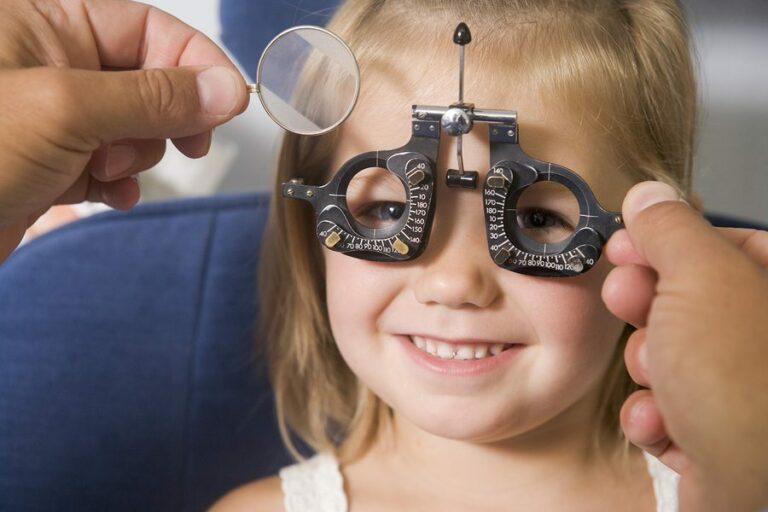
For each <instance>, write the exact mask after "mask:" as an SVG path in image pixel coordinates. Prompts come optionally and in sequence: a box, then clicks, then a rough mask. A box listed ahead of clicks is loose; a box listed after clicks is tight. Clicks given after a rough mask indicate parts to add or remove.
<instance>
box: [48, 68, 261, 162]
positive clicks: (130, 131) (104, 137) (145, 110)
mask: <svg viewBox="0 0 768 512" xmlns="http://www.w3.org/2000/svg"><path fill="white" fill-rule="evenodd" d="M48 72H49V73H51V71H48ZM52 73H54V74H55V75H58V76H55V78H57V79H58V80H59V81H60V82H63V83H60V84H59V85H60V86H61V87H58V88H56V90H57V94H54V95H53V96H54V101H55V102H56V103H57V105H56V106H57V107H58V108H59V111H60V112H63V113H64V115H67V114H69V115H67V119H66V121H67V128H68V131H69V132H70V133H73V134H77V135H79V136H80V137H82V139H83V140H84V141H87V143H88V145H90V146H92V147H91V148H84V149H89V150H92V149H94V148H95V147H98V146H101V145H102V144H106V143H109V142H112V141H115V140H120V139H130V138H141V139H165V138H178V137H186V136H190V135H195V134H198V133H202V132H205V131H208V130H210V129H212V128H214V127H215V126H218V125H220V124H222V123H225V122H226V121H228V120H230V119H231V118H232V117H234V116H235V115H237V114H239V113H241V112H242V111H243V110H244V109H245V107H246V106H247V105H248V93H247V90H246V85H245V81H244V80H243V78H242V77H241V76H240V75H239V74H238V73H237V72H235V71H233V70H231V69H229V68H225V67H219V66H215V67H178V68H168V69H144V70H137V71H115V72H104V71H83V70H56V71H53V72H52ZM49 83H50V82H49ZM86 98H87V100H86V101H84V99H86Z"/></svg>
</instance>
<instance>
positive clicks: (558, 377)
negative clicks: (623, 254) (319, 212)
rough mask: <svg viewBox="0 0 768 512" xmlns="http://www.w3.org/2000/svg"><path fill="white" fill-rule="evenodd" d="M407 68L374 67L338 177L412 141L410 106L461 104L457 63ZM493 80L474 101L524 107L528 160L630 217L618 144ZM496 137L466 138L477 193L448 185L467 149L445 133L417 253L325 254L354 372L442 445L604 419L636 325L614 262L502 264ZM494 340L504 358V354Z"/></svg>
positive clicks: (343, 348) (344, 350)
mask: <svg viewBox="0 0 768 512" xmlns="http://www.w3.org/2000/svg"><path fill="white" fill-rule="evenodd" d="M409 64H410V65H411V67H410V68H409V69H411V70H412V69H423V70H425V72H423V73H420V74H418V75H417V76H415V77H414V76H413V73H410V74H408V73H406V70H400V71H401V72H398V70H397V69H396V68H393V67H387V68H386V72H384V71H381V72H379V71H378V70H377V69H375V68H374V67H369V68H368V71H367V72H366V74H365V75H364V76H363V91H362V94H361V98H360V102H359V103H358V106H357V108H356V110H355V112H354V113H353V115H352V116H351V117H350V119H349V120H348V121H347V122H346V123H345V124H344V125H343V131H342V136H341V141H340V144H339V146H338V149H337V151H336V153H335V160H334V163H333V167H332V169H333V172H335V170H336V169H338V168H339V167H340V166H341V165H342V164H343V163H344V162H345V161H346V160H347V159H349V158H351V157H353V156H355V155H357V154H359V153H362V152H366V151H372V150H377V149H381V150H385V149H392V148H396V147H400V146H402V145H403V144H404V143H405V142H407V140H408V138H409V137H410V113H411V108H410V106H411V105H412V104H416V103H418V104H428V105H449V104H451V103H452V102H454V101H456V97H457V91H456V89H457V85H456V83H455V82H457V80H456V79H455V78H454V75H455V62H453V60H448V59H446V60H445V61H443V62H440V63H439V64H438V63H436V62H435V61H434V60H432V61H427V60H423V61H421V62H419V63H418V64H416V63H414V61H413V60H411V61H409ZM387 65H388V66H392V64H391V63H388V64H387ZM419 66H422V67H421V68H420V67H419ZM427 71H429V72H427ZM472 72H473V71H472V69H468V70H467V73H468V78H469V79H471V77H472ZM409 76H410V78H408V77H409ZM483 78H485V79H487V80H476V81H471V82H469V83H468V86H467V92H466V95H465V97H466V98H467V101H471V102H473V103H475V104H476V105H477V107H478V108H497V109H508V110H515V111H517V113H518V122H519V126H520V143H521V145H522V147H523V149H524V150H525V151H526V152H527V153H528V154H530V155H531V156H533V157H534V158H538V159H540V160H545V161H550V162H556V163H558V164H560V165H564V166H565V167H568V168H569V169H571V170H573V171H575V172H577V173H578V174H580V175H581V176H582V178H584V179H585V180H586V181H587V183H588V184H589V185H590V187H592V189H593V191H594V192H595V194H596V196H597V199H598V200H599V201H600V202H601V204H603V206H604V207H606V208H609V209H611V210H614V211H616V210H618V209H620V206H621V200H622V198H623V197H624V195H625V193H626V191H627V190H628V189H629V187H630V186H631V181H630V180H629V179H628V178H626V177H624V176H623V175H622V174H621V173H619V172H618V171H617V169H618V167H619V166H618V165H617V162H616V161H615V158H612V157H610V155H611V151H609V148H608V146H607V141H605V140H603V139H602V138H600V137H598V135H597V134H596V133H594V132H591V131H590V130H589V129H587V128H586V123H581V122H580V121H581V120H580V119H579V118H578V117H577V116H575V115H573V114H572V113H569V112H567V111H565V110H564V109H562V108H560V105H559V104H558V103H557V102H555V101H553V100H552V99H551V98H547V99H546V101H542V99H541V98H539V97H538V96H537V95H536V94H535V93H534V92H531V91H530V90H527V89H525V88H524V87H522V86H515V84H510V83H509V82H506V81H505V83H504V84H496V85H497V86H498V85H501V87H495V88H494V87H493V85H494V84H493V81H492V80H490V79H491V78H492V77H491V76H490V75H489V74H486V75H485V76H484V77H483ZM489 80H490V81H489ZM366 84H370V86H369V87H366ZM496 91H500V92H496ZM487 132H488V130H487V126H486V125H484V124H476V125H475V127H474V129H473V130H472V132H470V134H469V135H467V136H465V137H464V162H465V168H466V169H469V170H476V171H478V172H479V177H478V184H479V186H478V188H477V189H475V190H470V189H455V188H447V186H446V185H445V174H446V170H447V169H448V168H458V164H457V162H456V145H455V144H456V141H455V139H453V138H451V137H449V136H447V135H445V134H443V139H442V140H441V149H440V158H439V162H438V165H437V179H436V188H437V190H436V198H437V199H436V211H435V218H434V221H433V225H432V231H431V236H430V239H429V243H428V245H427V247H426V249H425V251H424V252H423V253H422V255H421V256H420V257H419V258H417V259H416V260H414V261H410V262H405V263H380V262H371V261H366V260H361V259H356V258H351V257H349V256H345V255H343V254H340V253H337V252H333V251H330V250H328V249H326V248H323V252H324V257H325V267H326V281H327V301H328V313H329V316H330V321H331V328H332V330H333V334H334V337H335V339H336V342H337V344H338V347H339V350H340V352H341V354H342V356H343V357H344V359H345V361H346V362H347V364H348V365H349V366H350V368H351V369H352V370H353V371H354V373H355V374H356V375H357V376H358V377H359V378H360V379H361V380H362V381H363V382H364V383H365V384H366V385H367V386H368V387H370V388H371V390H372V391H373V392H374V393H376V395H378V396H379V397H380V398H381V399H382V400H384V402H386V403H387V404H388V405H389V406H391V407H392V408H393V409H394V410H395V411H396V414H397V415H398V418H399V419H404V420H407V421H408V422H410V423H412V424H413V425H415V426H416V427H418V428H419V429H421V430H424V431H427V432H430V433H432V434H434V435H438V436H441V437H447V438H452V439H461V440H472V441H482V442H490V441H499V440H503V439H507V438H511V437H513V436H517V435H521V434H523V433H527V432H534V431H537V430H539V431H547V427H549V428H552V427H556V426H557V425H566V424H568V425H570V427H573V421H574V420H576V421H582V420H583V421H586V419H587V418H590V417H591V416H593V415H594V410H593V407H595V406H596V402H595V398H596V394H597V391H598V385H599V383H600V380H601V378H602V376H603V375H604V373H605V371H606V369H607V366H608V363H609V360H610V358H611V356H612V354H613V351H614V349H615V346H616V343H617V341H618V338H619V336H620V334H621V331H622V329H623V326H624V324H623V323H622V322H621V321H620V320H618V319H617V318H615V317H613V316H612V315H611V314H610V313H609V312H608V311H607V310H606V308H605V307H604V306H603V303H602V301H601V299H600V289H601V286H602V282H603V279H604V278H605V276H606V274H607V272H608V271H609V267H608V264H607V263H606V262H605V260H604V259H602V260H601V261H600V262H599V263H598V264H597V265H596V266H595V267H594V268H593V269H592V270H591V271H589V272H587V273H586V274H585V275H582V276H579V277H572V278H544V277H533V276H526V275H522V274H517V273H513V272H510V271H507V270H503V269H501V268H499V267H498V266H496V264H495V263H494V262H493V261H492V260H491V258H490V256H489V253H488V245H487V241H486V238H485V227H484V218H483V202H482V183H483V180H484V177H485V174H486V173H487V171H488V169H489V167H490V164H491V162H490V161H489V151H488V148H489V146H488V139H487ZM374 186H375V185H374ZM384 213H386V212H384ZM416 342H418V343H419V344H420V345H423V344H434V346H435V347H436V348H437V350H438V351H439V350H441V348H442V350H448V352H449V353H450V352H459V353H460V354H462V356H460V357H463V356H465V355H466V354H468V353H471V352H468V351H469V350H473V351H474V357H478V356H482V355H483V352H484V351H486V352H487V355H486V356H485V357H483V358H482V359H473V360H468V361H464V360H457V359H454V360H452V361H446V360H444V359H441V358H440V357H439V355H432V354H429V353H427V352H425V351H424V350H421V349H419V348H418V347H417V346H416ZM438 342H441V343H444V344H447V345H444V346H441V345H440V343H438ZM494 344H496V345H497V344H505V350H504V351H503V352H501V353H500V354H498V355H492V352H495V351H496V350H498V349H492V348H491V346H492V345H494Z"/></svg>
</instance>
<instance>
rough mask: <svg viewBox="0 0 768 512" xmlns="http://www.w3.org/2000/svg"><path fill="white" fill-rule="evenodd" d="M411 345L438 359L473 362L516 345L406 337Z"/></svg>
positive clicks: (495, 354)
mask: <svg viewBox="0 0 768 512" xmlns="http://www.w3.org/2000/svg"><path fill="white" fill-rule="evenodd" d="M408 337H409V338H410V340H411V343H413V345H414V346H415V347H416V348H417V349H419V350H421V351H422V352H426V353H427V354H430V355H433V356H435V357H438V358H440V359H446V360H451V359H455V360H459V361H474V360H476V359H487V358H491V357H494V356H497V355H499V354H501V353H502V352H504V351H505V350H507V349H509V348H511V347H513V346H515V345H517V344H516V343H445V342H443V341H438V340H434V339H430V338H425V337H423V336H408Z"/></svg>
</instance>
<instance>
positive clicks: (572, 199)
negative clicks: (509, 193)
mask: <svg viewBox="0 0 768 512" xmlns="http://www.w3.org/2000/svg"><path fill="white" fill-rule="evenodd" d="M515 208H516V212H515V228H516V229H518V230H519V231H520V233H521V234H522V235H524V236H525V237H526V238H529V239H530V240H533V241H534V242H538V243H540V244H556V243H560V242H563V241H565V240H567V239H569V238H570V237H571V236H573V233H574V232H575V231H576V226H578V224H579V218H580V212H579V202H578V200H577V199H576V196H574V195H573V193H572V192H571V191H570V190H569V189H568V188H567V187H565V186H564V185H561V184H560V183H557V182H554V181H539V182H536V183H534V184H533V185H530V186H529V187H528V188H526V189H525V190H524V191H523V193H522V194H520V197H519V198H518V200H517V204H516V206H515Z"/></svg>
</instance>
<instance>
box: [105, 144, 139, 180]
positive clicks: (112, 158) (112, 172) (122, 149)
mask: <svg viewBox="0 0 768 512" xmlns="http://www.w3.org/2000/svg"><path fill="white" fill-rule="evenodd" d="M134 163H136V149H135V148H134V147H133V146H131V145H130V144H115V145H112V146H110V147H109V151H108V152H107V163H106V165H105V167H104V174H105V175H106V176H107V178H115V177H117V176H120V175H121V174H124V173H125V172H126V171H128V170H129V169H130V168H131V167H133V164H134Z"/></svg>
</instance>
